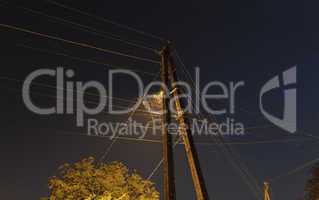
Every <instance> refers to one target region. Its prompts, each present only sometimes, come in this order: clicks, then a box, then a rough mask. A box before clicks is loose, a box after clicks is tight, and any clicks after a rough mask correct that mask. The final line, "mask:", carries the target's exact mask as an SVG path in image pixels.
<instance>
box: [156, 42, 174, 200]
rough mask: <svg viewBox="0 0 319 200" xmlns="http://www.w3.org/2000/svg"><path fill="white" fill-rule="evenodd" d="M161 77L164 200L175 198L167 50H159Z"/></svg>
mask: <svg viewBox="0 0 319 200" xmlns="http://www.w3.org/2000/svg"><path fill="white" fill-rule="evenodd" d="M160 55H161V79H162V84H163V86H162V91H161V94H162V142H163V174H164V177H163V180H164V200H175V199H176V194H175V176H174V158H173V142H172V134H170V133H169V130H168V125H169V124H170V123H171V113H170V109H169V85H170V84H169V71H168V67H169V65H168V57H167V51H166V49H165V48H164V49H163V50H162V51H161V52H160Z"/></svg>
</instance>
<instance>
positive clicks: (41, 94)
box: [0, 77, 149, 114]
mask: <svg viewBox="0 0 319 200" xmlns="http://www.w3.org/2000/svg"><path fill="white" fill-rule="evenodd" d="M0 79H6V80H8V79H7V78H6V77H0ZM50 87H52V88H54V86H50ZM4 89H7V90H10V89H11V90H14V91H18V92H21V90H18V89H12V88H8V87H4ZM56 89H58V88H56ZM61 90H62V89H61ZM63 91H66V90H65V89H64V90H63ZM30 93H31V94H35V95H39V96H44V97H49V98H53V99H56V98H58V99H60V98H59V97H56V96H55V95H49V94H44V93H42V92H30ZM66 101H70V100H68V99H66ZM72 101H75V99H73V100H72ZM85 103H89V104H94V105H96V104H97V102H95V101H90V100H85ZM136 103H137V102H136ZM113 106H114V107H115V108H124V109H129V107H126V106H121V105H113ZM136 111H138V112H143V113H149V111H148V110H143V109H135V112H136ZM104 113H107V114H109V113H108V112H106V111H104Z"/></svg>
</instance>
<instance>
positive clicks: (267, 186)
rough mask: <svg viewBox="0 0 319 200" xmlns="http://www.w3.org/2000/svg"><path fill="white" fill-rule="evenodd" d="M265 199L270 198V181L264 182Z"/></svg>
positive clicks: (268, 199)
mask: <svg viewBox="0 0 319 200" xmlns="http://www.w3.org/2000/svg"><path fill="white" fill-rule="evenodd" d="M264 200H270V195H269V183H268V182H264Z"/></svg>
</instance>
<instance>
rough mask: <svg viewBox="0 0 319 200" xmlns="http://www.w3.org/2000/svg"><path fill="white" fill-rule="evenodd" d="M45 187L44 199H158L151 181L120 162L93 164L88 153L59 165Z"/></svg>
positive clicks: (92, 159)
mask: <svg viewBox="0 0 319 200" xmlns="http://www.w3.org/2000/svg"><path fill="white" fill-rule="evenodd" d="M49 190H50V196H49V197H48V198H44V199H46V200H159V193H158V192H157V191H156V189H155V186H154V183H152V182H151V181H148V180H144V179H143V178H142V177H141V176H140V175H139V174H137V173H136V172H135V171H134V172H132V173H130V172H129V170H128V168H127V167H126V166H125V165H124V164H122V163H120V162H112V163H110V164H96V163H95V161H94V158H92V157H90V158H86V159H83V160H81V161H79V162H77V163H75V164H72V165H70V164H64V165H63V166H61V167H60V168H59V170H58V175H57V176H54V177H51V178H50V179H49Z"/></svg>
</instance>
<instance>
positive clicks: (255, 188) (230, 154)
mask: <svg viewBox="0 0 319 200" xmlns="http://www.w3.org/2000/svg"><path fill="white" fill-rule="evenodd" d="M174 54H175V56H176V57H177V60H178V62H180V64H181V66H182V69H183V71H184V73H186V75H187V76H188V77H189V79H190V81H191V84H192V85H193V87H195V86H194V85H195V83H194V80H193V79H192V76H191V75H190V73H189V72H188V70H187V68H186V66H185V64H184V62H183V61H182V59H181V57H180V56H179V54H178V52H177V51H176V50H175V51H174ZM200 115H202V114H200ZM206 116H208V115H206ZM202 117H203V116H202ZM208 117H209V118H210V119H211V116H208ZM213 117H214V116H213ZM211 120H212V121H217V120H216V118H214V119H211ZM217 136H218V137H214V138H213V139H214V140H216V141H217V143H219V144H220V145H221V147H224V148H222V149H223V152H224V154H225V155H226V157H227V158H228V160H229V161H230V163H231V164H232V165H233V166H234V167H235V169H237V170H238V172H239V173H240V176H241V177H242V178H243V180H244V181H245V182H246V183H247V185H248V187H249V188H250V189H251V190H252V192H253V194H254V196H255V197H256V198H257V199H260V198H261V196H262V190H261V188H260V187H259V185H258V183H257V181H256V178H255V177H253V176H252V175H251V173H250V172H249V170H248V168H247V167H246V166H244V165H243V163H242V162H241V161H240V160H239V159H238V158H235V154H234V150H233V149H232V148H231V146H230V145H229V144H225V142H224V141H223V137H222V136H221V135H220V134H219V133H218V135H217ZM237 156H238V155H237ZM233 159H236V160H237V161H235V160H233ZM246 176H247V177H248V178H249V179H247V178H246Z"/></svg>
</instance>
